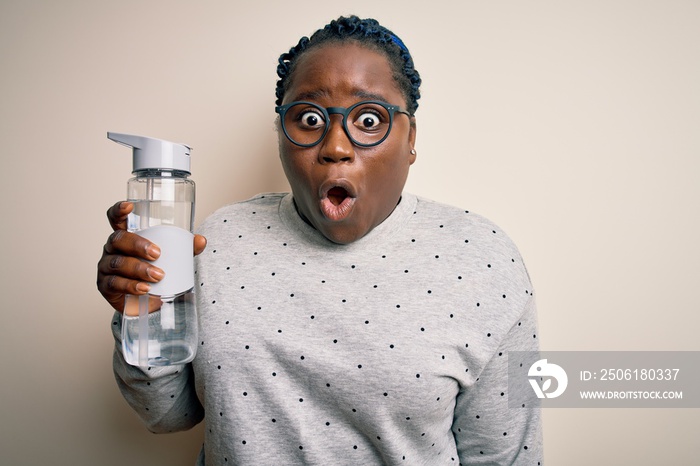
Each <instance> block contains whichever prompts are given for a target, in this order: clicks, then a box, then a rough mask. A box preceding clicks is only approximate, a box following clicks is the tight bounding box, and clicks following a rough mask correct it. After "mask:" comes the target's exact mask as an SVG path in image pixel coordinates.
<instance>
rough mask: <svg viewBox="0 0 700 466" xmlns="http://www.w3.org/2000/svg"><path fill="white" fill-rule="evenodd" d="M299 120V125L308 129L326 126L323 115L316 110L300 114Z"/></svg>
mask: <svg viewBox="0 0 700 466" xmlns="http://www.w3.org/2000/svg"><path fill="white" fill-rule="evenodd" d="M297 120H298V121H299V125H300V126H301V127H303V128H306V129H317V128H322V127H324V126H325V124H326V122H325V121H324V119H323V115H321V114H320V113H319V112H318V111H316V110H304V111H303V112H300V114H299V116H298V117H297Z"/></svg>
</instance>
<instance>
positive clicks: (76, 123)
mask: <svg viewBox="0 0 700 466" xmlns="http://www.w3.org/2000/svg"><path fill="white" fill-rule="evenodd" d="M353 12H354V13H357V14H359V15H361V16H373V17H376V18H377V19H379V20H380V21H381V22H383V23H384V24H385V25H387V26H388V27H389V28H392V29H394V30H395V31H396V32H397V33H398V34H399V35H400V36H402V38H403V39H404V41H405V42H406V44H407V45H408V47H409V48H410V50H411V51H412V53H413V55H414V57H415V61H416V64H417V68H418V69H419V71H420V73H421V75H422V76H423V78H424V86H423V98H422V99H421V101H420V108H419V110H418V114H417V118H418V129H419V131H418V144H417V149H418V161H417V163H416V164H415V165H414V167H413V171H412V174H411V177H410V180H409V186H408V187H409V189H410V190H411V191H413V192H415V193H417V194H420V195H423V196H426V197H430V198H433V199H436V200H439V201H444V202H447V203H451V204H455V205H459V206H462V207H464V208H467V209H470V210H472V211H476V212H479V213H481V214H483V215H486V216H487V217H489V218H491V219H492V220H494V221H496V222H497V223H499V224H500V225H501V226H502V227H503V228H504V229H505V230H506V231H508V232H509V234H510V235H511V236H512V237H513V239H514V240H515V241H516V243H517V244H518V245H519V246H520V248H521V251H522V254H523V256H524V257H525V260H526V262H527V264H528V267H529V270H530V273H531V275H532V278H533V281H534V283H535V286H536V288H537V290H538V296H539V297H538V304H539V313H540V326H541V333H540V334H541V336H542V339H541V343H542V347H543V349H547V350H700V342H699V341H698V329H699V328H700V317H699V314H700V313H699V312H698V311H700V306H699V305H698V284H699V283H698V282H699V280H698V278H700V273H699V272H698V267H699V264H700V246H698V238H699V237H700V209H698V200H700V162H699V161H700V86H699V83H700V63H699V59H700V27H699V26H698V24H699V20H700V2H697V1H694V0H688V1H680V0H663V1H662V0H658V1H638V0H629V1H621V0H595V1H545V0H530V1H515V0H513V1H493V2H486V1H452V2H441V1H438V0H435V1H408V0H401V1H399V0H395V1H377V0H372V1H365V0H353V1H346V2H333V1H326V2H290V1H281V0H279V1H225V0H220V1H213V0H211V1H200V2H192V1H165V0H163V1H134V0H129V1H123V0H121V1H119V2H117V1H114V2H95V1H87V0H85V1H68V0H64V1H50V0H46V1H31V0H29V1H21V0H17V1H8V0H1V1H0V68H1V71H0V153H1V154H2V155H1V157H2V159H1V160H2V174H3V175H2V182H0V189H1V190H2V191H1V193H0V194H1V195H2V199H3V209H2V213H3V221H2V226H3V227H2V231H1V233H0V235H2V236H1V237H0V247H1V248H2V251H1V253H2V260H1V261H0V264H1V267H2V269H1V272H2V277H1V280H0V287H1V288H0V291H1V295H2V314H1V315H2V321H1V322H0V345H1V349H2V357H1V358H0V364H1V372H0V377H1V382H0V395H1V396H0V403H1V404H0V408H1V412H0V419H1V421H0V429H1V430H0V464H2V465H8V466H15V465H31V466H34V465H38V464H52V465H78V466H82V465H86V466H87V465H105V466H112V465H114V466H123V465H129V466H142V465H143V466H145V465H149V466H150V465H166V464H167V465H175V466H191V465H192V464H193V462H194V459H195V457H196V454H197V450H198V449H199V446H200V444H201V441H202V433H203V428H202V426H200V427H199V428H197V429H195V430H194V431H192V432H187V433H180V434H173V435H170V436H155V435H152V434H150V433H147V432H146V430H145V429H144V428H143V427H142V425H141V424H140V421H138V419H137V418H136V417H135V415H134V414H133V413H132V412H131V411H130V409H129V408H128V407H127V405H126V404H125V402H124V401H123V400H122V398H121V397H120V394H119V392H118V391H117V388H116V385H115V383H114V379H113V376H112V372H111V367H110V364H111V352H112V346H113V342H112V337H111V334H110V328H109V327H110V316H111V312H110V308H109V306H108V305H107V304H105V303H104V302H103V301H102V300H101V298H100V296H99V294H98V293H97V291H96V288H95V264H96V261H97V259H98V257H99V255H100V252H101V249H102V245H103V243H104V241H105V239H106V237H107V235H108V234H109V232H110V229H109V227H108V225H107V222H106V221H105V215H104V212H105V210H106V209H107V207H108V206H109V205H111V204H112V203H113V202H115V201H117V200H119V199H122V198H123V197H124V195H125V183H126V181H127V179H128V178H129V176H130V169H131V161H130V157H129V151H128V150H127V149H125V148H123V147H121V146H119V145H117V144H114V143H113V142H111V141H108V140H107V138H106V132H107V131H117V132H131V133H136V134H142V135H149V136H153V137H159V138H164V139H170V140H174V141H178V142H184V143H187V144H189V145H191V146H193V147H194V151H193V162H192V166H193V178H194V179H195V180H196V182H197V183H198V211H197V223H199V222H201V221H202V219H203V218H204V217H205V216H206V215H207V214H209V213H210V212H212V210H214V209H215V208H217V207H218V206H221V205H223V204H224V203H228V202H231V201H234V200H239V199H243V198H247V197H249V196H251V195H253V194H255V193H257V192H260V191H275V190H286V189H287V185H286V182H285V180H284V177H283V175H282V172H281V170H280V168H279V166H278V160H277V155H276V134H275V132H274V119H275V114H274V111H273V106H274V89H275V81H276V75H275V67H276V60H277V57H278V55H279V54H280V53H281V52H283V51H286V50H287V49H288V48H289V47H290V46H291V45H293V44H295V43H296V41H297V40H298V38H299V37H300V36H301V35H303V34H310V33H311V32H313V31H314V30H315V29H316V28H318V27H320V26H322V25H324V24H325V23H326V22H328V21H329V20H330V19H332V18H334V17H337V16H338V15H340V14H348V13H353ZM699 414H700V411H699V410H697V409H690V410H689V409H686V410H682V409H677V410H661V409H646V410H645V409H640V410H630V409H628V410H625V409H618V410H611V409H597V410H593V409H589V410H586V409H578V410H576V409H558V410H547V411H546V412H545V442H546V456H545V458H546V461H547V463H548V464H550V465H590V464H596V465H657V464H673V465H690V464H697V463H696V462H697V461H698V458H699V457H700V451H699V448H698V442H697V438H698V437H699V436H700V422H699V419H700V416H699Z"/></svg>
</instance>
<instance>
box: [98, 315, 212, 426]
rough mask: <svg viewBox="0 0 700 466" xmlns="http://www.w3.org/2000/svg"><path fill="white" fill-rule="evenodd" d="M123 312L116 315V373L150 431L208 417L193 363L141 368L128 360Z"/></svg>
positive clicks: (195, 421)
mask: <svg viewBox="0 0 700 466" xmlns="http://www.w3.org/2000/svg"><path fill="white" fill-rule="evenodd" d="M120 328H121V315H120V314H119V313H116V312H115V314H114V317H113V319H112V333H113V334H114V339H115V347H114V357H113V368H114V376H115V378H116V380H117V386H118V387H119V390H120V391H121V393H122V395H123V396H124V399H125V400H126V401H127V403H129V405H130V406H131V407H132V408H133V409H134V411H136V413H137V414H138V415H139V417H140V418H141V420H142V421H143V422H144V423H145V424H146V427H147V428H148V430H150V431H151V432H154V433H168V432H177V431H182V430H187V429H191V428H192V427H194V426H195V425H197V424H198V423H199V422H200V421H201V420H202V419H203V418H204V408H203V407H202V405H201V403H200V402H199V399H198V398H197V394H196V391H195V384H194V372H193V370H192V365H191V364H186V365H177V366H163V367H143V368H142V367H137V366H132V365H130V364H128V363H127V362H126V361H125V360H124V356H123V355H122V351H121V332H120Z"/></svg>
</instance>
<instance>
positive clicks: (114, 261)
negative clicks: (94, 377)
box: [97, 202, 206, 432]
mask: <svg viewBox="0 0 700 466" xmlns="http://www.w3.org/2000/svg"><path fill="white" fill-rule="evenodd" d="M132 210H133V204H132V203H130V202H118V203H116V204H115V205H113V206H112V207H111V208H110V209H109V210H108V211H107V218H108V220H109V223H110V225H111V226H112V229H113V230H114V233H112V234H111V235H110V237H109V239H108V240H107V243H106V244H105V246H104V248H103V251H102V257H101V258H100V261H99V262H98V266H97V288H98V290H99V291H100V293H101V294H102V296H103V297H104V298H105V300H106V301H107V302H108V303H109V304H110V305H111V306H112V307H113V308H114V309H115V310H116V311H117V312H116V313H115V314H114V317H113V321H112V322H113V325H112V331H113V334H114V338H115V340H116V343H117V344H116V346H115V350H114V359H113V367H114V374H115V377H116V379H117V385H118V386H119V389H120V390H121V392H122V394H123V395H124V398H125V399H126V401H127V402H128V403H129V404H130V405H131V406H132V408H134V410H135V411H136V412H137V413H138V414H139V416H140V417H141V419H142V420H143V421H144V422H145V423H146V425H147V426H148V428H149V429H150V430H151V431H153V432H173V431H177V430H184V429H189V428H191V427H192V426H194V425H195V424H197V423H198V422H199V421H201V420H202V418H203V417H204V410H203V408H202V406H201V404H200V402H199V400H198V399H197V396H196V393H195V387H194V376H193V372H192V367H191V366H190V365H186V366H170V367H151V368H140V367H135V366H131V365H129V364H127V363H126V361H124V358H123V356H122V352H121V313H122V312H123V310H124V305H125V302H126V295H134V296H140V295H145V294H146V293H148V291H149V289H150V284H151V283H156V282H158V281H159V280H160V279H162V278H163V271H162V270H161V269H159V268H158V267H156V266H154V265H152V264H151V263H150V262H149V261H152V260H155V259H157V258H158V256H159V255H160V249H159V248H158V246H157V245H155V244H153V243H151V242H150V241H148V240H146V239H145V238H142V237H141V236H139V235H136V234H134V233H130V232H127V231H126V220H127V216H128V214H129V213H130V212H131V211H132ZM205 246H206V239H205V238H204V237H203V236H200V235H195V238H194V250H195V254H199V253H201V252H202V251H203V250H204V248H205ZM150 302H151V306H150V309H149V312H153V311H156V310H158V308H159V307H160V306H159V302H160V300H156V299H154V300H150Z"/></svg>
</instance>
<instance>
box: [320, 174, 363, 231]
mask: <svg viewBox="0 0 700 466" xmlns="http://www.w3.org/2000/svg"><path fill="white" fill-rule="evenodd" d="M337 189H341V190H343V191H345V197H344V198H343V199H342V201H340V202H338V200H337V199H335V200H334V199H332V194H333V191H334V190H337ZM318 197H319V207H320V209H321V213H322V214H323V216H324V217H325V218H326V219H328V220H330V221H333V222H339V221H342V220H344V219H346V218H347V217H348V216H349V215H350V212H351V211H352V208H353V206H354V205H355V200H356V199H357V190H356V189H355V186H353V184H352V183H351V182H350V181H348V180H347V179H344V178H340V179H334V180H328V181H325V182H324V183H323V184H322V185H321V187H320V188H319V190H318Z"/></svg>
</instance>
